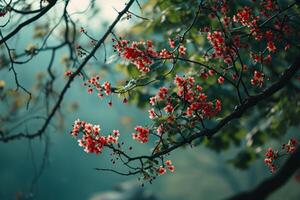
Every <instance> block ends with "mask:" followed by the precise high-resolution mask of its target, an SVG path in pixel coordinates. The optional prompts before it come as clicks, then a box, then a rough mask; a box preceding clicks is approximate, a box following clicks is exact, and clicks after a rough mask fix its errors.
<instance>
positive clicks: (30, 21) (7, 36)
mask: <svg viewBox="0 0 300 200" xmlns="http://www.w3.org/2000/svg"><path fill="white" fill-rule="evenodd" d="M56 2H57V0H53V1H51V3H49V5H48V6H46V7H45V8H44V9H42V11H41V12H40V13H39V14H37V15H35V16H34V17H32V18H30V19H28V20H26V21H25V22H23V23H21V24H19V25H18V26H17V27H16V28H15V29H14V30H13V31H12V32H10V33H9V34H8V35H6V36H5V37H3V38H2V39H1V40H0V45H1V44H3V43H4V42H6V41H7V40H9V39H10V38H11V37H13V36H14V35H15V34H17V33H18V32H19V31H20V30H21V29H22V28H23V27H25V26H27V25H28V24H31V23H32V22H34V21H36V20H38V19H39V18H40V17H42V16H43V15H45V14H46V13H47V12H48V11H49V10H50V9H51V8H52V7H53V6H54V5H55V4H56Z"/></svg>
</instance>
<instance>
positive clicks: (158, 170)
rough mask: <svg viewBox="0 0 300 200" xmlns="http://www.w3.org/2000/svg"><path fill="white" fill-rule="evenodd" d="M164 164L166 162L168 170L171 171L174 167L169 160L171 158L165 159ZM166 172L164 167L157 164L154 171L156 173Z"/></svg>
mask: <svg viewBox="0 0 300 200" xmlns="http://www.w3.org/2000/svg"><path fill="white" fill-rule="evenodd" d="M165 164H166V166H167V168H168V170H169V171H170V172H172V173H173V172H174V170H175V167H174V165H172V161H171V160H167V161H166V162H165ZM166 172H167V170H166V168H165V167H163V166H159V168H158V169H156V173H157V174H158V175H163V174H165V173H166Z"/></svg>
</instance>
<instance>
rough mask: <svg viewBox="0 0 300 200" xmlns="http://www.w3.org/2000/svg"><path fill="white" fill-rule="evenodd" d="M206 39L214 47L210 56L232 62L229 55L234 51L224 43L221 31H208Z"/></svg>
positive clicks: (228, 62)
mask: <svg viewBox="0 0 300 200" xmlns="http://www.w3.org/2000/svg"><path fill="white" fill-rule="evenodd" d="M207 39H208V40H209V42H210V44H211V45H212V47H213V48H214V53H213V54H212V55H211V57H212V58H222V59H224V62H225V63H227V64H230V63H232V59H231V57H230V55H234V54H235V52H234V51H233V50H232V49H231V48H229V47H228V46H227V45H226V41H225V38H224V36H223V33H222V32H221V31H214V32H212V33H211V32H208V35H207Z"/></svg>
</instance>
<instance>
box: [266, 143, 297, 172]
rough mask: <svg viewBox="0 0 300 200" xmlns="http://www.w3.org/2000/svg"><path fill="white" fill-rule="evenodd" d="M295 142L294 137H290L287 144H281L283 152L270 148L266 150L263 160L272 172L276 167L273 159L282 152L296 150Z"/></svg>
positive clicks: (282, 153) (286, 152)
mask: <svg viewBox="0 0 300 200" xmlns="http://www.w3.org/2000/svg"><path fill="white" fill-rule="evenodd" d="M297 144H298V142H297V140H296V139H295V138H291V139H290V140H289V141H288V143H287V144H283V145H282V147H281V150H282V151H283V152H279V151H274V150H273V149H272V148H269V149H268V150H267V152H266V154H265V159H264V162H265V164H266V165H267V166H268V167H269V169H270V171H271V172H272V173H274V172H275V171H276V169H277V167H276V165H275V161H276V160H277V159H278V158H279V157H281V156H282V155H284V154H289V153H294V152H295V151H296V148H297Z"/></svg>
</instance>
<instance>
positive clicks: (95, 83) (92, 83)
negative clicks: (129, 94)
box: [84, 76, 111, 98]
mask: <svg viewBox="0 0 300 200" xmlns="http://www.w3.org/2000/svg"><path fill="white" fill-rule="evenodd" d="M99 80H100V77H99V76H93V77H91V78H90V79H89V80H88V81H87V82H85V83H84V86H86V87H88V90H87V92H88V93H89V94H92V93H93V92H94V89H95V90H96V91H97V95H98V97H100V98H102V97H103V96H104V93H105V94H106V95H107V96H108V95H110V94H111V85H110V83H109V82H107V81H106V82H104V83H103V84H102V85H101V84H100V82H99Z"/></svg>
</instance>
